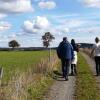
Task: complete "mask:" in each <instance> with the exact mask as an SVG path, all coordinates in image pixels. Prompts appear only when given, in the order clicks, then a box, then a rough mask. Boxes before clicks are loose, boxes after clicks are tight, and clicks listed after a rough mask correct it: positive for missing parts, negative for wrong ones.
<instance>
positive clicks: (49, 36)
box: [42, 32, 55, 48]
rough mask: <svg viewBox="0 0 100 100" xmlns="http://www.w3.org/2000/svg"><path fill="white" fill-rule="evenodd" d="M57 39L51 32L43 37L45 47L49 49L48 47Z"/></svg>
mask: <svg viewBox="0 0 100 100" xmlns="http://www.w3.org/2000/svg"><path fill="white" fill-rule="evenodd" d="M53 39H55V38H54V36H53V35H52V34H51V33H50V32H46V33H45V34H44V35H43V36H42V40H43V46H44V47H46V48H48V46H50V42H51V41H52V40H53Z"/></svg>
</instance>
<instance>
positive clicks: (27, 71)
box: [0, 51, 57, 100]
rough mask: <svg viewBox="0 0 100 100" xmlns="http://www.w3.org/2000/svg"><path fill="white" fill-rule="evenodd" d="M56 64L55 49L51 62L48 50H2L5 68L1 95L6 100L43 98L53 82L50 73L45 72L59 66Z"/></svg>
mask: <svg viewBox="0 0 100 100" xmlns="http://www.w3.org/2000/svg"><path fill="white" fill-rule="evenodd" d="M56 64H57V58H56V55H55V51H52V52H51V64H50V63H49V52H48V51H31V52H30V51H29V52H28V51H20V52H19V51H13V52H12V51H11V52H0V66H1V67H3V69H4V75H3V79H2V86H1V89H0V97H2V98H3V99H4V100H15V99H16V100H28V99H29V100H42V98H43V94H44V92H45V91H46V90H47V89H48V87H49V86H50V85H51V84H52V82H53V79H52V78H51V76H49V74H50V73H47V74H45V73H46V72H50V71H52V70H53V69H52V67H53V66H55V67H57V66H56ZM50 67H51V69H50ZM18 89H19V91H18ZM13 93H14V94H13ZM2 94H3V95H2ZM7 96H9V98H8V97H7Z"/></svg>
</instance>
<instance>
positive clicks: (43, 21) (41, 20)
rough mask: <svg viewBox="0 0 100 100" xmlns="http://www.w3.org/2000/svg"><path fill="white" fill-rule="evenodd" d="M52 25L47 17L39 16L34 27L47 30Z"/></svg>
mask: <svg viewBox="0 0 100 100" xmlns="http://www.w3.org/2000/svg"><path fill="white" fill-rule="evenodd" d="M49 25H50V23H49V21H48V19H47V18H46V17H40V16H37V18H36V20H35V23H34V27H35V28H37V29H46V28H47V27H49Z"/></svg>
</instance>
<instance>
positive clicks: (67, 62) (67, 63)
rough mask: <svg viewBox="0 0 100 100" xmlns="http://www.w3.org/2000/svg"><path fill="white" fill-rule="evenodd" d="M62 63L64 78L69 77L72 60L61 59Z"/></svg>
mask: <svg viewBox="0 0 100 100" xmlns="http://www.w3.org/2000/svg"><path fill="white" fill-rule="evenodd" d="M61 63H62V73H63V77H68V75H69V67H70V66H71V60H70V59H64V58H63V59H61Z"/></svg>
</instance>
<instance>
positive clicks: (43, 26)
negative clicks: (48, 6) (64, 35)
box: [22, 16, 50, 33]
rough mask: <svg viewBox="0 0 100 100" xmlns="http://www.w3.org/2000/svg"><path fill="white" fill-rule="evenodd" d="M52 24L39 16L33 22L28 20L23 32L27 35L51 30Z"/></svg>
mask: <svg viewBox="0 0 100 100" xmlns="http://www.w3.org/2000/svg"><path fill="white" fill-rule="evenodd" d="M49 26H50V23H49V21H48V19H47V18H46V17H40V16H37V18H36V19H35V20H34V21H33V22H32V21H30V20H27V21H25V22H24V25H23V27H22V28H23V30H24V32H26V33H40V32H41V31H45V30H47V29H48V28H49Z"/></svg>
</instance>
